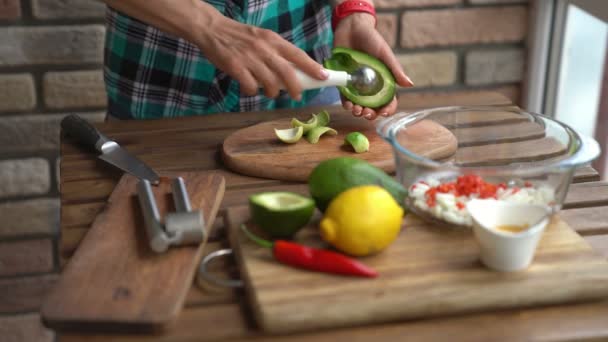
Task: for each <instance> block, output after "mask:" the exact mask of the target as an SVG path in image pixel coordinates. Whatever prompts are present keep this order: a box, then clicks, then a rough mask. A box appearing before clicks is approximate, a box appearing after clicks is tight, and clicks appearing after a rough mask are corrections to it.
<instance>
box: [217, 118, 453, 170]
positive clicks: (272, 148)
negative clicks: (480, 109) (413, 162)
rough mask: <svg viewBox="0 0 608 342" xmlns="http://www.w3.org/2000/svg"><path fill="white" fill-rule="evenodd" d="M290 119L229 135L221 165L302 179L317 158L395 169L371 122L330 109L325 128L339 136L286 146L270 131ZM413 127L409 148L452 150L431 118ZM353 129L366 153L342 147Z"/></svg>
mask: <svg viewBox="0 0 608 342" xmlns="http://www.w3.org/2000/svg"><path fill="white" fill-rule="evenodd" d="M298 118H299V119H301V120H307V119H308V118H309V117H298ZM291 119H292V118H291V117H289V118H284V119H279V120H274V121H268V122H263V123H259V124H257V125H253V126H250V127H246V128H243V129H240V130H238V131H235V132H234V133H232V134H231V135H230V136H228V137H227V138H226V139H225V140H224V143H223V146H222V158H223V160H224V163H225V165H226V167H228V168H229V169H231V170H232V171H234V172H237V173H240V174H244V175H248V176H254V177H262V178H270V179H278V180H285V181H298V182H305V181H307V180H308V176H309V175H310V173H311V171H312V170H313V169H314V168H315V167H316V166H317V165H318V164H319V163H320V162H321V161H324V160H326V159H331V158H336V157H347V156H348V157H354V158H360V159H363V160H366V161H368V162H369V163H371V164H373V165H375V166H377V167H379V168H381V169H382V170H384V171H385V172H387V173H393V172H395V160H394V156H393V149H392V147H391V145H390V144H389V143H388V142H386V141H385V140H384V139H382V138H381V137H380V136H379V135H378V134H377V133H376V127H375V123H374V122H370V121H368V120H365V119H363V118H357V117H354V116H352V115H351V114H350V113H331V121H330V123H329V126H330V127H332V128H334V129H335V130H337V131H338V135H335V136H330V135H322V136H321V138H320V139H319V142H318V143H316V144H311V143H309V142H308V141H307V140H306V138H305V137H302V139H300V140H299V141H298V142H297V143H294V144H286V143H283V142H281V141H280V140H279V139H278V138H277V137H276V135H275V133H274V129H275V128H277V129H285V128H291ZM417 125H419V126H420V129H416V130H412V129H408V139H407V140H408V148H410V149H411V150H412V151H415V152H417V153H420V154H422V155H425V156H427V157H429V158H433V159H440V158H446V157H449V156H451V155H452V154H454V152H455V151H456V145H457V142H456V138H455V137H454V136H453V135H452V133H451V132H450V131H448V130H447V129H445V128H444V127H443V126H440V125H438V124H436V123H434V122H431V121H425V122H424V121H423V122H420V123H418V124H417ZM353 131H358V132H361V133H363V134H365V135H366V136H367V138H368V139H369V142H370V149H369V151H367V152H364V153H355V152H354V151H353V149H352V147H350V146H347V145H344V137H345V136H346V135H347V134H348V133H350V132H353Z"/></svg>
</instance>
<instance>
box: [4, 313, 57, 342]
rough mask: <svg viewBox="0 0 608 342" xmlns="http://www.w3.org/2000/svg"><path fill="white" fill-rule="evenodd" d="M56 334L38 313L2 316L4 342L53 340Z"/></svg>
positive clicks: (50, 341)
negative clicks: (46, 326)
mask: <svg viewBox="0 0 608 342" xmlns="http://www.w3.org/2000/svg"><path fill="white" fill-rule="evenodd" d="M54 335H55V334H54V333H53V332H52V331H51V330H49V329H47V328H45V327H44V326H43V325H42V322H41V321H40V315H38V314H26V315H17V316H8V317H0V336H1V338H2V342H30V341H31V342H52V341H53V340H54V339H55V337H54Z"/></svg>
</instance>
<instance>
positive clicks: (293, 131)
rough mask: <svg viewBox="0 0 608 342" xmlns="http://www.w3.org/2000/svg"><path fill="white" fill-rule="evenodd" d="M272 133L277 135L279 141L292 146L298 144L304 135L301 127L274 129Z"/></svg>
mask: <svg viewBox="0 0 608 342" xmlns="http://www.w3.org/2000/svg"><path fill="white" fill-rule="evenodd" d="M274 133H275V134H276V135H277V137H278V138H279V140H281V141H282V142H284V143H288V144H293V143H295V142H298V140H300V138H301V137H302V135H303V134H304V128H303V127H302V126H299V127H294V128H286V129H276V128H275V129H274Z"/></svg>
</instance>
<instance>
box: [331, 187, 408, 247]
mask: <svg viewBox="0 0 608 342" xmlns="http://www.w3.org/2000/svg"><path fill="white" fill-rule="evenodd" d="M402 219H403V208H401V207H400V206H399V204H398V203H397V201H395V199H394V198H393V197H392V196H391V194H390V193H389V192H388V191H387V190H385V189H384V188H382V187H380V186H377V185H362V186H357V187H353V188H350V189H348V190H346V191H344V192H342V193H340V194H339V195H338V196H336V197H335V198H334V199H333V200H332V201H331V203H330V204H329V207H328V208H327V211H326V212H325V215H324V216H323V218H322V219H321V223H320V224H319V227H320V230H321V237H322V238H323V240H325V241H326V242H328V243H329V244H331V245H332V246H334V247H335V248H337V249H338V250H340V251H342V252H344V253H346V254H350V255H354V256H364V255H369V254H374V253H377V252H379V251H381V250H383V249H384V248H386V247H387V246H388V245H390V244H391V243H392V242H393V241H395V239H396V238H397V236H398V235H399V232H400V231H401V221H402Z"/></svg>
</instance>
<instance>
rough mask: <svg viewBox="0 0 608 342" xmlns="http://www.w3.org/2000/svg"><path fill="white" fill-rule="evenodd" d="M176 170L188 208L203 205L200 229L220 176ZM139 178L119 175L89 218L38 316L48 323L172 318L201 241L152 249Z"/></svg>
mask: <svg viewBox="0 0 608 342" xmlns="http://www.w3.org/2000/svg"><path fill="white" fill-rule="evenodd" d="M163 176H168V177H176V176H181V177H182V178H183V179H184V181H185V183H186V189H187V191H188V194H189V196H190V202H191V205H192V210H198V209H200V210H202V211H203V215H204V218H205V226H206V229H207V234H209V233H210V232H209V230H210V229H211V227H213V221H214V219H215V216H216V214H217V212H218V209H219V206H220V202H221V200H222V198H223V196H224V186H225V181H224V178H223V177H222V176H221V175H219V174H217V173H212V172H204V173H203V172H200V173H199V172H184V173H179V174H177V173H175V174H170V173H168V174H164V175H163ZM138 181H139V180H138V179H137V178H135V177H133V176H131V175H124V176H123V177H122V178H121V180H120V182H119V183H118V185H117V186H116V188H115V189H114V191H113V192H112V194H111V195H110V198H109V200H108V203H107V206H106V208H105V210H104V211H103V212H102V213H100V214H99V215H98V216H97V218H96V219H95V221H94V222H93V224H92V226H91V228H90V230H89V232H88V233H87V234H86V236H85V237H84V239H83V241H82V242H81V243H80V246H79V247H78V249H77V250H76V252H75V254H74V255H73V257H72V258H71V259H70V261H69V262H68V263H67V265H66V266H65V269H64V270H63V272H62V274H61V276H60V278H59V281H58V282H57V284H56V285H55V287H54V288H53V289H52V290H51V292H50V294H49V295H48V296H47V298H46V299H45V301H44V303H43V305H42V309H41V317H42V321H43V323H44V324H45V325H46V326H48V327H50V328H53V329H58V330H67V329H77V330H98V329H104V330H105V331H107V330H128V331H131V330H133V331H156V330H161V329H163V328H165V327H166V326H167V325H168V324H169V323H171V322H172V321H173V320H175V318H177V316H178V314H179V312H180V310H181V309H182V307H183V304H184V300H185V297H186V293H187V291H188V289H189V288H190V287H191V286H192V281H193V277H194V274H195V271H196V267H197V265H198V262H199V261H200V258H201V254H202V249H203V243H201V244H199V245H191V246H180V247H171V248H170V249H169V250H168V251H167V252H165V253H160V254H159V253H156V252H153V251H152V250H151V249H150V247H149V245H148V240H147V239H148V237H147V236H146V233H145V227H144V222H143V217H142V214H141V211H140V207H139V203H138V198H137V195H136V184H137V182H138ZM154 195H155V197H156V204H157V206H158V210H159V213H160V214H161V217H164V216H165V213H166V212H167V211H173V208H172V196H171V195H170V184H168V183H165V182H161V184H160V185H159V186H158V187H155V189H154Z"/></svg>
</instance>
